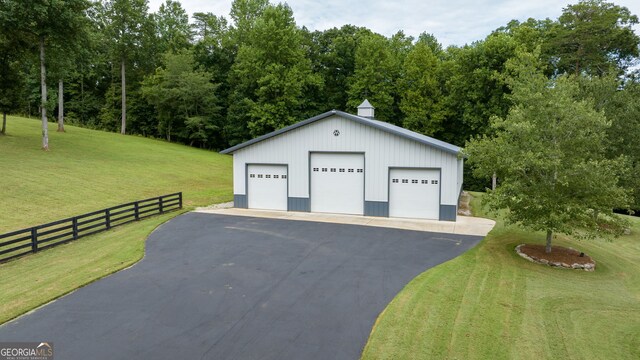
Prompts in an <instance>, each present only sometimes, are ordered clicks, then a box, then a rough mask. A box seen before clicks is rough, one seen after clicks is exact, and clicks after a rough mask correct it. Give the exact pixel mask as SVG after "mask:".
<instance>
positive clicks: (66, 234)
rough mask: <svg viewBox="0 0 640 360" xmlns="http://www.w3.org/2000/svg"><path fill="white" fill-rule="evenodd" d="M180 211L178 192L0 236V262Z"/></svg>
mask: <svg viewBox="0 0 640 360" xmlns="http://www.w3.org/2000/svg"><path fill="white" fill-rule="evenodd" d="M181 208H182V193H181V192H179V193H175V194H169V195H162V196H158V197H154V198H150V199H144V200H138V201H134V202H130V203H126V204H122V205H117V206H114V207H110V208H107V209H102V210H98V211H93V212H90V213H86V214H82V215H78V216H74V217H70V218H67V219H62V220H58V221H53V222H50V223H46V224H42V225H37V226H33V227H30V228H27V229H22V230H17V231H12V232H8V233H5V234H0V263H2V262H5V261H8V260H11V259H14V258H17V257H19V256H23V255H26V254H30V253H35V252H38V251H40V250H44V249H48V248H50V247H53V246H56V245H60V244H64V243H67V242H69V241H73V240H76V239H79V238H81V237H84V236H89V235H92V234H95V233H98V232H101V231H105V230H109V229H111V228H112V227H116V226H120V225H124V224H127V223H130V222H132V221H137V220H140V219H144V218H146V217H149V216H153V215H158V214H163V213H165V212H169V211H173V210H177V209H181Z"/></svg>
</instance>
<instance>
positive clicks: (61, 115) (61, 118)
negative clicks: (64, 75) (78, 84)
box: [58, 79, 64, 132]
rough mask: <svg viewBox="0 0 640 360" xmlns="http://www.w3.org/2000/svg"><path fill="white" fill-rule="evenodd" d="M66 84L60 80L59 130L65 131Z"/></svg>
mask: <svg viewBox="0 0 640 360" xmlns="http://www.w3.org/2000/svg"><path fill="white" fill-rule="evenodd" d="M63 91H64V85H63V84H62V79H60V80H58V132H64V96H63V95H62V94H63Z"/></svg>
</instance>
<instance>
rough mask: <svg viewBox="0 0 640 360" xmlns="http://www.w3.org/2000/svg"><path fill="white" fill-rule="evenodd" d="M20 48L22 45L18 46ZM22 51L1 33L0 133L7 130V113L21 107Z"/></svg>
mask: <svg viewBox="0 0 640 360" xmlns="http://www.w3.org/2000/svg"><path fill="white" fill-rule="evenodd" d="M17 47H18V48H20V46H17ZM23 56H24V54H22V53H21V52H20V51H16V44H15V42H11V41H9V39H8V38H7V37H6V36H5V35H4V34H0V112H1V113H2V125H1V126H0V135H5V134H6V132H7V113H9V112H11V111H15V110H17V109H18V108H19V105H20V97H21V96H22V95H23V94H22V91H21V90H22V86H23V84H22V82H23V79H22V77H21V74H20V72H19V62H20V58H21V57H23Z"/></svg>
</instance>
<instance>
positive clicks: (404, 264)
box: [0, 213, 481, 360]
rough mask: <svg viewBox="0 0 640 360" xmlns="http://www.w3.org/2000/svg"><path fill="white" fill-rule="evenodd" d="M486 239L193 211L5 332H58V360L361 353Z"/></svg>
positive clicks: (17, 337) (15, 336)
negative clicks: (403, 300) (380, 319)
mask: <svg viewBox="0 0 640 360" xmlns="http://www.w3.org/2000/svg"><path fill="white" fill-rule="evenodd" d="M480 240H481V237H477V236H465V235H452V234H441V233H427V232H418V231H409V230H400V229H389V228H377V227H370V226H357V225H341V224H328V223H317V222H305V221H288V220H274V219H263V218H250V217H238V216H228V215H212V214H200V213H189V214H185V215H182V216H179V217H177V218H175V219H174V220H172V221H170V222H168V223H166V224H164V225H163V226H161V227H160V228H159V229H157V230H156V231H155V232H154V233H153V234H152V235H151V236H150V237H149V239H148V242H147V250H146V255H145V258H144V259H143V260H142V261H141V262H140V263H138V264H137V265H135V266H133V267H132V268H129V269H127V270H124V271H121V272H119V273H116V274H114V275H111V276H109V277H107V278H105V279H102V280H100V281H97V282H95V283H93V284H91V285H89V286H86V287H84V288H81V289H79V290H78V291H76V292H74V293H72V294H70V295H68V296H66V297H63V298H61V299H59V300H58V301H55V302H53V303H51V304H49V305H47V306H44V307H42V308H40V309H38V310H37V311H35V312H33V313H30V314H28V315H25V316H22V317H20V318H18V319H16V320H14V321H12V322H9V323H7V324H5V325H3V326H0V341H49V342H53V343H54V348H55V357H56V358H57V359H143V358H144V359H308V360H311V359H322V360H325V359H357V358H358V357H359V356H360V353H361V350H362V348H363V346H364V345H365V343H366V341H367V338H368V336H369V333H370V331H371V327H372V326H373V323H374V321H375V320H376V317H377V316H378V315H379V314H380V312H381V311H382V310H383V309H384V308H385V306H386V305H387V304H388V303H389V301H391V300H392V299H393V297H394V296H395V295H396V294H397V293H398V292H399V291H400V290H401V289H402V288H403V287H404V286H405V285H406V284H407V283H408V282H409V281H410V280H411V279H412V278H414V277H415V276H417V275H418V274H420V273H421V272H423V271H424V270H426V269H428V268H430V267H433V266H435V265H437V264H440V263H442V262H444V261H447V260H449V259H452V258H454V257H456V256H458V255H460V254H461V253H463V252H464V251H466V250H468V249H469V248H471V247H473V246H474V245H475V244H477V243H478V241H480ZM80 241H82V240H80ZM43 271H46V269H43ZM0 275H1V274H0Z"/></svg>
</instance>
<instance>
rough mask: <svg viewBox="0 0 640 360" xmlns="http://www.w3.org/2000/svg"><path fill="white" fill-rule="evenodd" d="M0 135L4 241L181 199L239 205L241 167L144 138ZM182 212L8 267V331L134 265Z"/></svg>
mask: <svg viewBox="0 0 640 360" xmlns="http://www.w3.org/2000/svg"><path fill="white" fill-rule="evenodd" d="M7 122H8V125H7V129H8V135H6V136H0V188H1V189H2V198H1V200H0V233H3V232H6V231H10V230H17V229H20V228H24V227H28V226H33V225H37V224H41V223H44V222H48V221H53V220H57V219H61V218H65V217H70V216H73V215H79V214H82V213H85V212H89V211H93V210H99V209H102V208H106V207H109V206H113V205H118V204H120V203H125V202H130V201H133V200H139V199H144V198H148V197H154V196H157V195H162V194H167V193H172V192H178V191H182V192H183V196H184V204H185V207H186V208H190V207H194V206H203V205H208V204H212V203H217V202H223V201H229V200H232V198H233V195H232V193H233V192H232V182H231V179H232V159H231V157H230V156H226V155H219V154H217V153H214V152H210V151H203V150H198V149H194V148H190V147H186V146H181V145H176V144H170V143H167V142H163V141H157V140H150V139H145V138H141V137H135V136H122V135H119V134H113V133H107V132H101V131H94V130H88V129H82V128H78V127H74V126H65V128H66V130H67V132H66V133H57V132H55V124H50V129H51V130H53V131H51V132H50V133H49V134H50V148H51V151H49V152H44V151H42V150H40V122H39V121H36V120H29V119H25V118H19V117H9V118H8V121H7ZM180 213H181V212H180V211H175V212H171V213H167V214H164V215H160V216H154V217H151V218H148V219H145V220H142V221H140V222H134V223H131V224H128V225H124V226H122V227H117V228H114V229H112V230H110V231H107V232H103V233H100V234H97V235H93V236H89V237H86V238H82V239H79V240H77V241H74V242H71V243H68V244H66V245H61V246H58V247H55V248H52V249H49V250H46V251H42V252H39V253H37V254H31V255H27V256H25V257H22V258H20V259H17V260H14V261H10V262H8V263H5V264H0V324H1V323H3V322H5V321H7V320H10V319H12V318H14V317H16V316H19V315H20V314H23V313H25V312H27V311H29V310H31V309H33V308H35V307H37V306H39V305H42V304H45V303H47V302H49V301H51V300H54V299H56V298H58V297H60V296H62V295H64V294H66V293H68V292H70V291H73V290H74V289H76V288H78V287H80V286H83V285H86V284H88V283H90V282H92V281H95V280H97V279H99V278H101V277H104V276H106V275H108V274H111V273H113V272H115V271H118V270H120V269H123V268H125V267H128V266H130V265H131V264H134V263H135V262H137V261H138V260H139V259H141V258H142V256H143V255H144V241H145V239H146V238H147V236H148V235H149V233H150V232H151V231H152V230H153V229H155V228H156V227H157V226H158V225H159V224H161V223H163V222H165V221H167V220H168V219H170V218H172V217H174V216H176V215H179V214H180Z"/></svg>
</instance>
